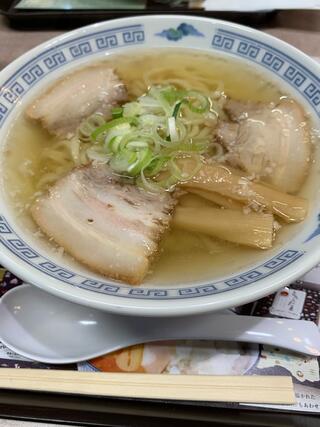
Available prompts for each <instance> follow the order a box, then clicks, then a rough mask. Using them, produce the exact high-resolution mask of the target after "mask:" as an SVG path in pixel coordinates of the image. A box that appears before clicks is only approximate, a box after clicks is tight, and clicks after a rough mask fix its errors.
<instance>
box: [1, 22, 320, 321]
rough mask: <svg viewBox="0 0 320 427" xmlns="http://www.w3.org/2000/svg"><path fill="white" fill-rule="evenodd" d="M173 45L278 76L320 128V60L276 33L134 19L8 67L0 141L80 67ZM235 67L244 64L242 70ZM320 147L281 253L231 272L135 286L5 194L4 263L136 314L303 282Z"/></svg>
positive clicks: (75, 297) (315, 234)
mask: <svg viewBox="0 0 320 427" xmlns="http://www.w3.org/2000/svg"><path fill="white" fill-rule="evenodd" d="M157 47H165V48H167V49H168V50H169V49H172V48H187V49H197V50H199V51H203V52H210V53H213V54H217V55H222V56H225V57H230V58H234V59H236V60H237V61H240V62H241V61H242V62H245V63H248V64H251V66H253V67H255V69H256V70H257V71H258V72H260V73H264V74H265V75H266V76H267V78H268V79H269V80H273V81H275V82H278V83H279V84H280V85H281V86H282V87H283V88H284V90H285V91H287V92H289V93H290V94H292V96H293V97H295V98H296V99H297V100H298V101H299V102H300V103H301V104H302V105H303V106H304V108H305V109H306V110H307V111H308V112H309V113H310V115H311V116H312V119H313V120H314V122H315V123H316V124H317V126H318V128H320V124H319V121H320V78H319V76H320V66H319V65H318V64H317V63H315V62H314V61H313V60H312V59H310V58H309V57H308V56H306V55H304V54H303V53H301V52H299V51H298V50H297V49H295V48H293V47H292V46H290V45H288V44H286V43H284V42H282V41H280V40H277V39H275V38H273V37H271V36H269V35H266V34H264V33H261V32H258V31H255V30H253V29H250V28H246V27H243V26H239V25H235V24H232V23H228V22H223V21H218V20H213V19H207V18H199V17H190V16H149V17H132V18H124V19H119V20H114V21H108V22H102V23H99V24H95V25H91V26H88V27H84V28H81V29H78V30H75V31H72V32H70V33H67V34H65V35H62V36H59V37H56V38H54V39H53V40H51V41H49V42H46V43H44V44H42V45H40V46H38V47H36V48H35V49H32V50H31V51H30V52H28V53H26V54H25V55H23V56H22V57H20V58H19V59H17V60H16V61H14V62H13V63H12V64H10V65H9V66H8V67H7V68H5V69H4V70H3V71H1V73H0V88H1V91H0V147H2V148H3V146H4V142H5V139H6V135H7V132H8V130H9V128H10V124H12V122H13V120H14V118H15V117H16V115H17V114H18V113H19V112H20V111H21V108H24V106H25V105H26V104H27V103H28V102H29V101H30V99H31V98H32V97H33V96H34V94H35V93H36V92H37V91H39V90H41V88H43V87H45V86H46V85H47V84H48V83H50V82H51V81H53V80H55V79H56V78H57V77H59V76H60V75H62V74H64V73H65V72H66V71H68V70H70V69H72V68H73V67H78V66H81V65H85V64H87V63H89V62H90V61H92V60H97V59H99V58H102V57H103V56H105V55H109V54H110V55H111V54H112V55H113V54H116V53H119V52H121V53H123V52H130V51H132V52H135V51H137V50H138V49H146V48H157ZM235 72H236V70H235ZM319 170H320V158H319V150H316V153H315V165H314V168H313V172H312V176H311V178H310V180H311V181H312V182H313V185H312V186H311V187H312V188H313V190H312V194H311V199H312V203H311V209H310V212H309V215H308V218H307V219H306V220H305V221H304V222H303V224H300V225H298V226H295V231H294V233H293V236H291V239H290V240H289V241H287V242H286V243H285V244H284V245H282V246H281V247H278V249H277V251H276V252H272V254H270V252H269V253H268V252H265V255H264V256H265V258H264V259H263V260H262V261H260V263H258V264H253V265H250V268H247V269H246V270H238V271H235V272H234V274H232V275H231V276H229V277H224V278H221V279H220V280H216V281H207V282H206V283H203V282H197V283H192V285H190V284H188V285H184V284H180V285H179V286H178V285H174V286H167V287H162V286H161V287H160V286H159V287H157V288H155V287H154V286H152V285H150V284H149V285H144V286H141V287H130V286H127V285H124V284H120V283H117V282H113V281H109V280H108V279H106V278H103V277H97V276H96V275H94V274H93V273H90V272H88V271H86V270H85V269H84V268H83V267H81V266H79V267H78V266H76V265H75V264H72V263H68V262H67V261H66V260H64V259H63V258H60V259H59V258H58V257H54V256H53V255H52V254H51V253H49V252H48V251H46V250H45V249H44V248H43V247H41V246H40V245H38V244H37V242H36V241H35V239H34V238H32V236H31V235H30V234H28V231H27V230H26V229H24V228H23V227H22V226H21V224H19V222H18V221H17V220H16V219H15V216H14V215H13V214H12V211H11V210H10V206H9V205H8V203H6V198H5V197H4V192H5V191H4V188H3V186H2V187H1V190H0V191H1V196H0V242H1V245H0V246H1V254H0V262H1V264H3V265H4V266H6V267H7V268H8V269H10V270H12V271H13V272H14V273H15V274H16V275H18V276H20V277H21V278H23V279H24V280H25V281H27V282H29V283H32V284H34V285H36V286H39V287H40V288H42V289H44V290H47V291H48V292H51V293H54V294H56V295H57V296H60V297H62V298H66V299H69V300H71V301H74V302H77V303H80V304H86V305H90V306H93V307H96V308H99V309H103V310H107V311H113V312H116V313H122V314H130V315H150V316H158V315H159V316H162V315H163V316H167V315H185V314H192V313H196V312H204V311H209V310H218V309H222V308H225V307H230V306H235V305H240V304H243V303H246V302H248V301H250V300H254V299H257V298H259V297H262V296H264V295H266V294H270V293H272V292H273V291H275V290H277V289H279V288H280V287H282V286H283V285H285V284H287V283H289V282H291V281H293V280H294V279H297V278H298V277H299V276H301V275H302V274H303V273H305V272H306V271H308V270H309V269H311V268H312V267H313V266H314V265H315V264H317V263H318V262H319V260H320V206H319V205H320V197H319V193H318V190H317V187H318V185H316V182H317V181H318V180H319Z"/></svg>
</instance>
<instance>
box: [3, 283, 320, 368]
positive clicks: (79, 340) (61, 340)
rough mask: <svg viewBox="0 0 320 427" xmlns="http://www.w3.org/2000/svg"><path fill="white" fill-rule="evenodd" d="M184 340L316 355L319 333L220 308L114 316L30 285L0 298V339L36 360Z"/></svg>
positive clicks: (76, 358)
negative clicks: (190, 313)
mask: <svg viewBox="0 0 320 427" xmlns="http://www.w3.org/2000/svg"><path fill="white" fill-rule="evenodd" d="M184 339H196V340H219V341H237V342H250V343H260V344H270V345H273V346H277V347H282V348H286V349H289V350H293V351H297V352H300V353H305V354H308V355H313V356H319V355H320V334H319V331H318V328H317V327H316V325H315V324H314V323H313V322H307V321H301V320H287V319H272V318H260V317H252V316H237V315H230V314H222V313H221V312H220V313H207V314H202V315H197V316H188V317H175V318H151V317H126V316H117V315H114V314H108V313H105V312H102V311H98V310H95V309H91V308H88V307H84V306H80V305H78V304H74V303H71V302H69V301H65V300H63V299H60V298H57V297H55V296H53V295H50V294H48V293H46V292H44V291H41V290H39V289H37V288H36V287H34V286H30V285H22V286H19V287H17V288H14V289H12V290H11V291H9V292H7V293H6V294H5V295H4V296H3V297H2V298H1V300H0V340H1V341H2V342H3V343H4V344H5V345H7V346H8V347H9V348H11V349H12V350H14V351H16V352H17V353H19V354H21V355H23V356H25V357H28V358H30V359H33V360H37V361H40V362H45V363H57V364H59V363H73V362H80V361H83V360H88V359H91V358H93V357H97V356H100V355H103V354H106V353H110V352H111V351H114V350H117V349H120V348H124V347H128V346H130V345H133V344H139V343H145V342H151V341H162V340H184Z"/></svg>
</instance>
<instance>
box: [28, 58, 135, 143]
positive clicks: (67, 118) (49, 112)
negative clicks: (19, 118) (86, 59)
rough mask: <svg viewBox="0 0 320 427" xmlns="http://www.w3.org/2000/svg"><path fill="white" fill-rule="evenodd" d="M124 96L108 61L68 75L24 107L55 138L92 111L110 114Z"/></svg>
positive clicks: (69, 130) (71, 131) (107, 115)
mask: <svg viewBox="0 0 320 427" xmlns="http://www.w3.org/2000/svg"><path fill="white" fill-rule="evenodd" d="M126 99H127V91H126V89H125V86H124V84H123V82H122V81H121V80H120V79H119V77H118V76H117V74H116V73H115V72H114V70H113V69H112V68H110V66H109V65H107V64H99V65H93V66H90V67H85V68H81V69H80V70H77V71H74V72H72V73H70V74H67V75H66V76H64V77H63V78H61V79H59V80H58V81H57V82H55V83H54V84H53V85H52V86H51V87H50V88H49V89H48V90H47V91H46V92H44V93H43V94H41V95H40V96H39V97H38V98H37V99H36V100H35V101H34V102H33V103H32V104H31V105H30V106H29V108H28V109H27V116H28V117H29V118H31V119H35V120H40V122H41V123H42V125H43V126H44V127H45V128H46V129H47V130H48V131H49V132H50V133H52V134H54V135H57V136H58V137H62V138H64V137H68V136H69V135H70V134H73V133H74V132H75V130H76V129H77V127H78V126H79V125H80V123H81V121H82V120H84V119H85V118H87V117H89V116H90V115H91V114H94V113H100V114H101V115H102V116H104V117H105V118H110V117H111V109H112V108H113V107H114V106H115V105H118V103H121V102H123V101H125V100H126Z"/></svg>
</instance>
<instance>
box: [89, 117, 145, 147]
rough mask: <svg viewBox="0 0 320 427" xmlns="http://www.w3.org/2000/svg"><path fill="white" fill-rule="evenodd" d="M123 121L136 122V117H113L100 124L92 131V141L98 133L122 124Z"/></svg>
mask: <svg viewBox="0 0 320 427" xmlns="http://www.w3.org/2000/svg"><path fill="white" fill-rule="evenodd" d="M124 123H129V124H136V123H137V119H136V118H135V117H119V118H118V119H113V120H111V121H110V122H107V123H105V124H103V125H102V126H100V127H98V129H96V130H95V131H94V132H92V134H91V138H92V139H93V140H94V141H96V140H97V137H98V136H99V135H101V134H102V133H104V132H106V131H107V130H109V129H111V128H113V127H115V126H119V125H123V124H124Z"/></svg>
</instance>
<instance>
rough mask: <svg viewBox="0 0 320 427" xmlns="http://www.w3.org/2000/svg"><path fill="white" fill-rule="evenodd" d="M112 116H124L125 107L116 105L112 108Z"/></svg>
mask: <svg viewBox="0 0 320 427" xmlns="http://www.w3.org/2000/svg"><path fill="white" fill-rule="evenodd" d="M111 114H112V118H113V119H119V118H120V117H122V116H123V108H122V107H115V108H112V110H111Z"/></svg>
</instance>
